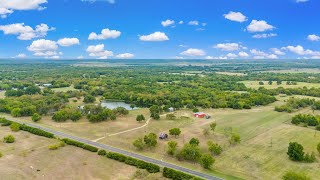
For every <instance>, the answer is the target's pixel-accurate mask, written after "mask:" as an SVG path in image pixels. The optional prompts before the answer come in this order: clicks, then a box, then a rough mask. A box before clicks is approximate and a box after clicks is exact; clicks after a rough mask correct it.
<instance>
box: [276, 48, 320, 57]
mask: <svg viewBox="0 0 320 180" xmlns="http://www.w3.org/2000/svg"><path fill="white" fill-rule="evenodd" d="M281 49H282V50H288V51H290V52H292V53H295V54H298V55H312V56H319V55H320V52H319V51H313V50H310V49H304V47H303V46H301V45H297V46H287V47H282V48H281Z"/></svg>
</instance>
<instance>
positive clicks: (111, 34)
mask: <svg viewBox="0 0 320 180" xmlns="http://www.w3.org/2000/svg"><path fill="white" fill-rule="evenodd" d="M120 35H121V32H120V31H117V30H110V29H108V28H106V29H102V31H101V34H97V33H95V32H92V33H90V34H89V37H88V39H89V40H104V39H116V38H118V37H119V36H120Z"/></svg>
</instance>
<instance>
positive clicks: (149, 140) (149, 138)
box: [143, 133, 158, 148]
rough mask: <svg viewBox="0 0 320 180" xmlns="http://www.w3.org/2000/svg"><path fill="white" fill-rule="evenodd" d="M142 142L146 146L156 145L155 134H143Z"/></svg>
mask: <svg viewBox="0 0 320 180" xmlns="http://www.w3.org/2000/svg"><path fill="white" fill-rule="evenodd" d="M143 141H144V143H145V144H146V146H147V147H149V148H151V147H155V146H156V145H157V143H158V142H157V135H156V134H154V133H149V134H148V135H145V136H144V138H143Z"/></svg>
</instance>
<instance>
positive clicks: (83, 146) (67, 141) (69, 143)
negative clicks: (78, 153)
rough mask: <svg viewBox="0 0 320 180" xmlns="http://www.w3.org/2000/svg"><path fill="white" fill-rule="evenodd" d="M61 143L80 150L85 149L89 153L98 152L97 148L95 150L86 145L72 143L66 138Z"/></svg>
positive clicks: (76, 142) (72, 141)
mask: <svg viewBox="0 0 320 180" xmlns="http://www.w3.org/2000/svg"><path fill="white" fill-rule="evenodd" d="M62 141H63V142H65V143H66V144H68V145H71V146H76V147H80V148H82V149H85V150H88V151H91V152H98V150H99V149H98V148H96V147H94V146H91V145H88V144H84V143H82V142H78V141H74V140H71V139H67V138H64V139H62Z"/></svg>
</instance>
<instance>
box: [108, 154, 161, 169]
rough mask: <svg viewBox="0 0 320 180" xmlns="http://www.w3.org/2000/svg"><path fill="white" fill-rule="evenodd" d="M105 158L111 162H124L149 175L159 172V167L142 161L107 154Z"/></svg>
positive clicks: (120, 155)
mask: <svg viewBox="0 0 320 180" xmlns="http://www.w3.org/2000/svg"><path fill="white" fill-rule="evenodd" d="M107 157H108V158H110V159H113V160H117V161H120V162H125V163H126V164H128V165H131V166H136V167H137V168H139V169H145V170H147V171H148V172H149V173H157V172H160V167H159V166H158V165H155V164H152V163H148V162H144V161H141V160H138V159H135V158H132V157H127V156H125V155H122V154H118V153H113V152H109V153H107Z"/></svg>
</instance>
